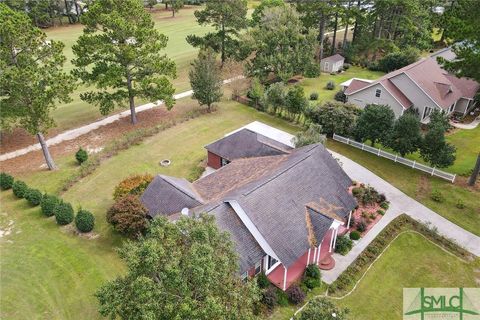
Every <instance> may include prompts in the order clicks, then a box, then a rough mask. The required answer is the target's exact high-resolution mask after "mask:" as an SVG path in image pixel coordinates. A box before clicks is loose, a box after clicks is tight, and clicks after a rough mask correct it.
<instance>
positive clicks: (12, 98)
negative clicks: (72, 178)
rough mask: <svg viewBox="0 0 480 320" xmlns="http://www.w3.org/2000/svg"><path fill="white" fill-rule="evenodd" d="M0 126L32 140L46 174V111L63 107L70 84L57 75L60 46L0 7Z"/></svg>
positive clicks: (52, 165)
mask: <svg viewBox="0 0 480 320" xmlns="http://www.w3.org/2000/svg"><path fill="white" fill-rule="evenodd" d="M0 21H2V22H1V23H0V83H1V85H0V115H1V117H0V124H1V128H2V129H8V128H11V127H12V126H20V127H22V128H24V129H25V130H27V131H28V132H29V133H30V134H32V135H36V136H37V138H38V141H39V142H40V145H41V147H42V151H43V155H44V156H45V161H46V162H47V166H48V168H49V169H50V170H53V169H56V165H55V162H54V161H53V159H52V156H51V155H50V152H49V150H48V147H47V144H46V142H45V139H44V134H45V133H46V132H47V131H48V129H50V128H52V127H53V126H54V125H55V122H54V121H53V119H52V117H51V114H50V113H51V111H52V110H53V109H54V108H55V104H56V103H57V102H69V101H70V100H71V99H70V96H69V95H70V93H71V92H72V91H73V89H74V87H75V84H74V81H73V79H72V78H71V77H70V76H69V75H67V74H66V73H65V72H63V64H64V62H65V60H66V59H65V56H64V55H63V47H64V45H63V43H62V42H59V41H53V40H47V37H46V35H45V33H44V32H42V31H41V30H40V29H38V28H37V27H35V26H34V25H33V24H32V22H31V21H30V19H29V18H28V17H27V16H26V15H25V14H24V13H22V12H16V11H13V10H12V9H10V8H9V7H7V6H6V5H5V4H3V3H0Z"/></svg>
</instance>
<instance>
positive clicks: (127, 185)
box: [113, 174, 153, 200]
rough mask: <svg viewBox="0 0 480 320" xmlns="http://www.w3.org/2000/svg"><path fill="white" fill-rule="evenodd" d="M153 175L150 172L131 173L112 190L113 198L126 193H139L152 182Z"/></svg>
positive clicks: (118, 197)
mask: <svg viewBox="0 0 480 320" xmlns="http://www.w3.org/2000/svg"><path fill="white" fill-rule="evenodd" d="M152 180H153V176H152V175H151V174H144V175H133V176H130V177H128V178H126V179H124V180H123V181H121V182H120V183H119V184H118V185H117V186H116V187H115V191H114V192H113V199H115V200H117V199H120V198H121V197H123V196H126V195H127V194H134V195H140V194H142V193H143V192H144V191H145V189H146V188H147V187H148V185H149V184H150V182H152Z"/></svg>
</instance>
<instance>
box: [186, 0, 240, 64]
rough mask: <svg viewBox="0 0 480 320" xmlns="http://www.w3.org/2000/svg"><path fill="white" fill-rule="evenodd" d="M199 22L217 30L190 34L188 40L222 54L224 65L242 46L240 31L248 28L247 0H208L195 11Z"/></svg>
mask: <svg viewBox="0 0 480 320" xmlns="http://www.w3.org/2000/svg"><path fill="white" fill-rule="evenodd" d="M195 17H196V18H197V22H198V23H199V24H201V25H207V24H209V25H212V26H213V27H214V28H215V29H216V32H209V33H207V34H206V35H205V36H203V37H201V36H197V35H189V36H187V42H188V43H190V44H191V45H192V46H194V47H201V48H212V49H213V50H214V51H215V52H219V53H220V54H221V60H222V66H223V64H224V63H225V60H226V59H227V58H229V57H234V56H235V55H236V52H237V50H238V48H239V46H240V42H239V40H238V35H239V32H240V31H241V30H242V29H244V28H246V27H247V25H248V22H247V0H207V1H206V4H205V7H204V9H203V10H200V11H198V10H197V11H195Z"/></svg>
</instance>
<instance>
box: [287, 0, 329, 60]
mask: <svg viewBox="0 0 480 320" xmlns="http://www.w3.org/2000/svg"><path fill="white" fill-rule="evenodd" d="M336 1H337V0H307V1H304V0H295V4H296V8H297V11H298V12H299V13H300V14H301V16H302V21H303V24H304V25H305V27H307V28H315V27H317V28H318V37H317V39H318V44H319V47H320V48H319V50H318V56H317V58H318V61H321V60H322V59H323V56H324V45H325V28H326V25H327V22H328V21H329V19H330V15H331V14H332V11H334V9H335V8H336V7H335V6H334V5H333V3H334V2H336Z"/></svg>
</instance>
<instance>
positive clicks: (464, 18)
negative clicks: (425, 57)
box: [440, 0, 480, 82]
mask: <svg viewBox="0 0 480 320" xmlns="http://www.w3.org/2000/svg"><path fill="white" fill-rule="evenodd" d="M445 14H448V15H449V19H448V20H447V25H448V37H449V38H450V39H451V40H450V41H453V42H455V44H454V45H453V51H454V52H455V54H456V55H457V57H456V59H455V60H453V61H446V60H442V59H440V60H441V61H442V63H443V65H444V67H445V68H446V69H447V70H449V71H451V72H454V73H455V74H456V75H458V76H461V77H470V78H473V79H475V80H476V81H477V82H480V32H479V30H480V18H479V17H480V5H479V3H478V1H477V0H457V1H456V3H455V6H454V7H453V8H452V9H451V10H450V12H448V13H445Z"/></svg>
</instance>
